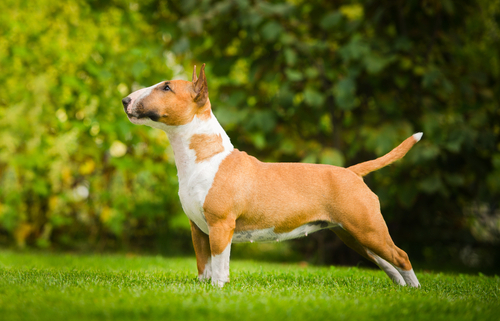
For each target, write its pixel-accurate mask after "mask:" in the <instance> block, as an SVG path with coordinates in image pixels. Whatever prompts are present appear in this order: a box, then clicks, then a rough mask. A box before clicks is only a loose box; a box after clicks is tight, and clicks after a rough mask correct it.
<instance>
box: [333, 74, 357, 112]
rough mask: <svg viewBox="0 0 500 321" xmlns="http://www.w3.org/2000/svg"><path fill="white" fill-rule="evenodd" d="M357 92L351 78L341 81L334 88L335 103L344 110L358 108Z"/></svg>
mask: <svg viewBox="0 0 500 321" xmlns="http://www.w3.org/2000/svg"><path fill="white" fill-rule="evenodd" d="M355 91H356V83H355V82H354V80H353V79H351V78H344V79H342V80H340V81H339V82H338V83H337V84H336V85H335V87H334V88H333V94H334V96H335V102H336V103H337V105H338V106H339V107H340V108H341V109H344V110H350V109H353V108H354V107H355V106H356V102H355V101H354V98H355V97H354V94H355Z"/></svg>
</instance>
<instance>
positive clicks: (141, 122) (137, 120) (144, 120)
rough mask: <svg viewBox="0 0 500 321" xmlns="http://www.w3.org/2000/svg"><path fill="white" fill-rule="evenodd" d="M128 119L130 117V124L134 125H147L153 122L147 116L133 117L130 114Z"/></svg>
mask: <svg viewBox="0 0 500 321" xmlns="http://www.w3.org/2000/svg"><path fill="white" fill-rule="evenodd" d="M127 117H128V120H130V122H131V123H132V124H136V125H145V124H147V123H149V122H151V121H152V120H151V118H149V117H147V116H136V115H132V114H129V113H127Z"/></svg>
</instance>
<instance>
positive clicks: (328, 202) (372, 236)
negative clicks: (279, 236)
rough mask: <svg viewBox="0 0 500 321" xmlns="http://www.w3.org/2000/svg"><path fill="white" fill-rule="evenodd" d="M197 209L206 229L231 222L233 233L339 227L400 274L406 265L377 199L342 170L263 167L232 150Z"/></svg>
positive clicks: (308, 166) (278, 165)
mask: <svg viewBox="0 0 500 321" xmlns="http://www.w3.org/2000/svg"><path fill="white" fill-rule="evenodd" d="M203 209H204V212H205V217H206V219H207V223H208V225H209V227H210V228H212V226H216V225H221V224H222V225H226V226H230V224H229V223H230V222H235V226H234V230H233V231H234V232H240V231H249V230H260V229H266V228H271V227H273V228H274V232H275V233H286V232H290V231H293V230H294V229H296V228H298V227H300V226H302V225H304V224H307V223H311V222H315V221H326V222H331V223H341V224H342V226H343V227H344V229H345V230H346V231H347V232H349V233H350V234H352V236H353V237H355V238H356V239H357V240H358V241H359V242H360V243H361V244H362V245H363V246H366V247H367V248H369V249H370V250H372V251H373V252H374V253H376V254H377V255H379V256H380V257H382V258H384V259H385V260H387V261H389V262H390V263H392V264H394V265H396V266H398V267H401V268H403V269H405V270H406V269H407V268H408V267H410V266H411V265H410V264H409V261H408V260H407V259H405V257H404V254H403V253H404V252H403V253H401V252H402V251H401V250H400V249H399V248H397V247H396V246H395V245H394V243H393V242H392V239H391V238H390V235H389V233H388V230H387V226H386V225H385V222H384V219H383V217H382V214H381V213H380V204H379V201H378V197H377V196H376V195H375V194H374V193H373V192H372V191H371V190H370V189H369V188H368V186H366V184H365V183H364V182H363V180H362V178H361V177H359V176H357V175H356V174H355V173H353V172H352V171H350V170H349V169H346V168H342V167H336V166H330V165H315V164H302V163H263V162H260V161H258V160H257V159H256V158H254V157H252V156H249V155H247V154H246V153H244V152H240V151H238V150H236V149H235V150H234V151H233V152H232V153H231V154H229V155H228V156H227V157H226V158H225V159H224V160H223V161H222V163H221V164H220V166H219V170H218V171H217V174H216V176H215V178H214V182H213V184H212V188H211V189H210V190H209V192H208V194H207V196H206V198H205V203H204V205H203ZM228 231H230V229H228ZM233 231H231V233H232V232H233ZM226 233H228V232H226ZM210 243H211V246H212V240H211V241H210ZM222 243H225V239H224V241H221V244H220V248H223V244H222ZM400 251H401V252H400Z"/></svg>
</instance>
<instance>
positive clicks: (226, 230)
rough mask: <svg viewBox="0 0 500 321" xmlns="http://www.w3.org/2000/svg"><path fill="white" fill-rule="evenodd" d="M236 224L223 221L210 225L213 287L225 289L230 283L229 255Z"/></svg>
mask: <svg viewBox="0 0 500 321" xmlns="http://www.w3.org/2000/svg"><path fill="white" fill-rule="evenodd" d="M234 227H235V222H234V221H230V220H229V221H223V222H217V223H215V224H213V225H209V227H208V228H209V233H210V236H209V238H210V250H211V251H212V285H217V286H219V287H223V286H224V284H225V283H227V282H229V255H230V252H231V241H232V238H233V233H234Z"/></svg>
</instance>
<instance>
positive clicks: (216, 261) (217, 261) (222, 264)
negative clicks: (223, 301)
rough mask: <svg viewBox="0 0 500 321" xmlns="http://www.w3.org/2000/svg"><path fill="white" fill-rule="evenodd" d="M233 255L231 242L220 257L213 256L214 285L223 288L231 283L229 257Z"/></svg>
mask: <svg viewBox="0 0 500 321" xmlns="http://www.w3.org/2000/svg"><path fill="white" fill-rule="evenodd" d="M230 253H231V242H229V244H228V245H227V246H226V248H225V249H224V251H223V252H222V253H221V254H218V255H212V285H217V286H219V287H223V286H224V284H225V283H227V282H229V255H230Z"/></svg>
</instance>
